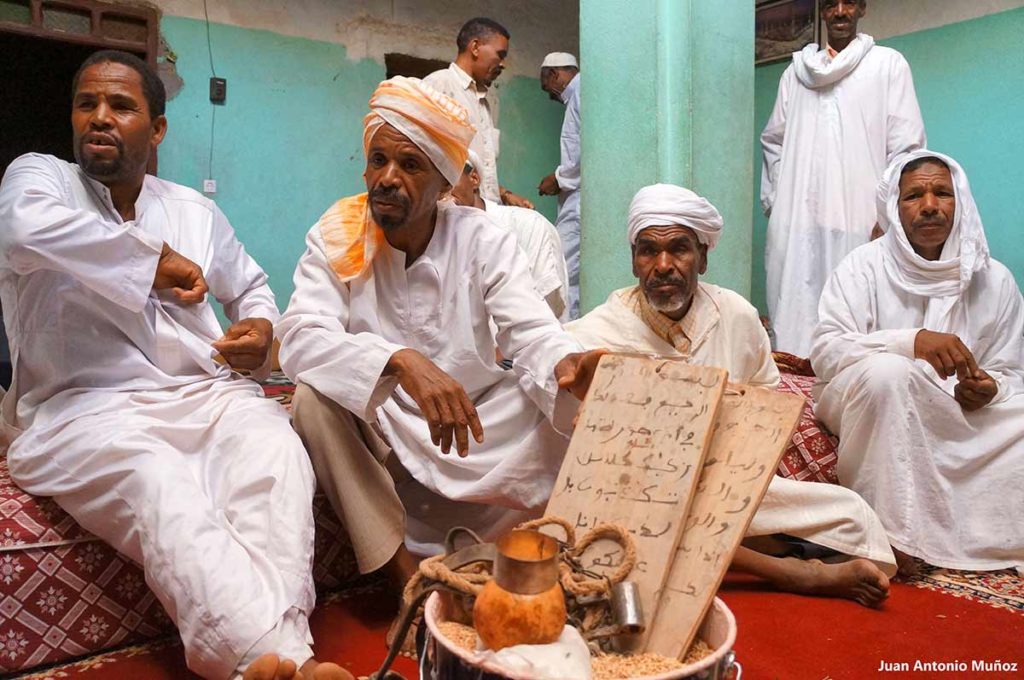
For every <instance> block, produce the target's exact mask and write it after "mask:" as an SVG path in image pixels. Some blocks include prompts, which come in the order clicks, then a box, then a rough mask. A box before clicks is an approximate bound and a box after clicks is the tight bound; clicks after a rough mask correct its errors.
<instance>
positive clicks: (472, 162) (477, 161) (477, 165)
mask: <svg viewBox="0 0 1024 680" xmlns="http://www.w3.org/2000/svg"><path fill="white" fill-rule="evenodd" d="M466 163H467V164H468V165H469V166H470V167H471V168H473V169H474V170H476V171H477V172H481V171H482V170H483V167H484V162H483V160H481V158H480V154H478V153H477V152H476V151H473V150H472V149H470V150H469V157H468V158H467V159H466Z"/></svg>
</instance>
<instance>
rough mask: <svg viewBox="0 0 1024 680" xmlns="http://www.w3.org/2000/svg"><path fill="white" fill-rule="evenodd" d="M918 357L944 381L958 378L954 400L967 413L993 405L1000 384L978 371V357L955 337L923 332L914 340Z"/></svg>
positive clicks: (980, 370)
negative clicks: (929, 365) (990, 403)
mask: <svg viewBox="0 0 1024 680" xmlns="http://www.w3.org/2000/svg"><path fill="white" fill-rule="evenodd" d="M914 356H915V357H916V358H918V359H924V360H925V361H927V362H928V363H929V364H931V366H932V368H934V369H935V372H936V373H938V374H939V375H940V376H941V377H943V378H951V377H953V376H954V375H955V376H956V378H957V385H956V387H955V388H954V389H953V397H954V398H955V399H956V401H957V403H958V404H960V406H961V407H962V408H963V409H964V410H965V411H975V410H977V409H979V408H981V407H983V406H985V405H986V404H988V403H989V402H991V401H992V399H993V398H995V396H996V392H997V391H998V386H997V385H996V381H995V380H993V379H992V377H991V376H990V375H989V374H988V373H986V372H985V371H983V370H982V369H981V368H979V367H978V363H977V361H976V360H975V359H974V354H972V353H971V350H969V349H968V348H967V346H966V345H965V344H964V343H963V341H962V340H960V338H958V337H957V336H956V335H953V334H952V333H937V332H935V331H929V330H922V331H920V332H918V334H917V336H916V337H915V338H914Z"/></svg>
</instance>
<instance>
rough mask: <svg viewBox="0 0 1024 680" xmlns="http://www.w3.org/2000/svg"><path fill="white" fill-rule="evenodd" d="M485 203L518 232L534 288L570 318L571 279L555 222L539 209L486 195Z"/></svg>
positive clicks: (498, 221)
mask: <svg viewBox="0 0 1024 680" xmlns="http://www.w3.org/2000/svg"><path fill="white" fill-rule="evenodd" d="M484 204H485V205H486V210H487V216H488V217H490V218H491V219H492V220H493V221H494V223H495V224H496V225H498V226H499V227H501V228H502V229H504V230H505V231H508V232H511V233H512V234H514V235H515V237H516V242H517V243H518V244H519V247H520V248H521V249H522V251H523V252H524V253H525V254H526V260H527V262H529V264H530V273H531V274H532V275H533V287H534V290H536V291H537V293H538V294H539V295H540V296H541V297H542V298H544V300H545V302H547V303H548V306H549V307H550V308H551V311H552V312H553V313H554V314H555V316H556V317H558V320H559V321H568V312H569V307H568V296H569V283H568V277H567V274H566V270H565V257H564V256H563V255H562V242H561V239H559V237H558V232H557V231H555V226H554V225H553V224H551V223H550V222H548V221H547V218H545V217H544V216H543V215H541V214H540V213H539V212H537V211H536V210H528V209H526V208H517V207H515V206H512V205H498V204H497V203H494V202H493V201H488V200H487V199H484Z"/></svg>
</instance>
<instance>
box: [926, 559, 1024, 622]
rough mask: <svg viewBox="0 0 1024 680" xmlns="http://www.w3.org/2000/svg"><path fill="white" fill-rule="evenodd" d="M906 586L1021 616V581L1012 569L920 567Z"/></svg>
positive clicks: (1023, 590)
mask: <svg viewBox="0 0 1024 680" xmlns="http://www.w3.org/2000/svg"><path fill="white" fill-rule="evenodd" d="M907 583H908V584H909V585H912V586H915V587H917V588H927V589H929V590H937V591H939V592H943V593H946V594H947V595H952V596H953V597H963V598H966V599H968V600H974V601H975V602H983V603H985V604H987V605H989V606H992V607H997V608H999V609H1009V610H1010V611H1014V612H1017V613H1019V614H1024V577H1022V576H1020V575H1019V574H1018V573H1017V572H1016V571H1014V570H1013V569H1003V570H1001V571H960V570H957V569H942V568H940V567H933V566H931V565H928V564H922V565H920V571H919V572H918V574H917V576H915V577H914V578H912V579H910V580H908V581H907Z"/></svg>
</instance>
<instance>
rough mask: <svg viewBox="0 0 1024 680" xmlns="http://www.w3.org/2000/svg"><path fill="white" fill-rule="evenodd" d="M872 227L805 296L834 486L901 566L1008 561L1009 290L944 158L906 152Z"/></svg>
mask: <svg viewBox="0 0 1024 680" xmlns="http://www.w3.org/2000/svg"><path fill="white" fill-rule="evenodd" d="M878 213H879V224H880V225H881V227H882V228H883V229H885V230H886V234H885V236H883V237H882V238H880V239H878V240H877V241H872V242H871V243H868V244H866V245H863V246H861V247H860V248H857V249H856V250H854V251H853V252H852V253H851V254H850V255H849V257H847V258H846V259H845V260H843V262H842V263H841V264H840V265H839V267H838V269H836V272H835V274H833V276H832V278H831V280H830V281H829V283H828V285H827V286H826V287H825V291H824V293H823V294H822V296H821V304H820V307H819V314H820V318H821V322H820V323H819V324H818V327H817V330H816V333H815V335H816V338H815V341H814V347H813V349H812V351H811V362H812V364H813V365H814V370H815V372H816V373H817V375H818V376H819V377H820V378H822V380H825V381H827V384H826V385H825V386H824V388H823V390H822V391H821V394H820V396H819V398H818V400H817V405H816V409H817V413H818V416H819V417H820V418H821V419H822V420H823V421H825V423H826V424H827V425H828V426H829V428H830V429H831V430H832V431H833V432H835V433H836V434H838V435H839V464H838V468H837V472H838V474H839V481H840V483H841V484H843V485H845V486H848V487H850V488H851V489H853V490H855V491H857V493H859V494H860V495H861V496H863V497H864V499H865V500H867V502H868V503H869V504H871V507H872V508H874V509H875V511H876V512H877V513H878V516H879V517H880V518H881V520H882V524H883V525H884V526H885V529H886V532H887V533H888V535H889V542H890V543H891V544H892V546H893V547H894V548H895V549H896V551H897V553H896V554H897V558H898V559H899V561H900V568H901V570H902V571H912V570H913V569H914V566H913V561H912V560H910V559H909V556H912V557H916V558H919V559H921V560H924V561H925V562H928V563H930V564H934V565H937V566H940V567H947V568H951V569H973V570H988V569H1003V568H1009V567H1015V568H1017V569H1018V571H1020V570H1022V569H1024V521H1022V518H1024V491H1022V488H1024V477H1022V470H1024V299H1022V297H1021V292H1020V289H1019V288H1018V287H1017V284H1016V282H1015V281H1014V278H1013V274H1011V273H1010V272H1009V270H1007V268H1006V267H1005V266H1003V265H1002V264H1000V263H999V262H997V261H996V260H994V259H992V258H991V257H990V255H989V250H988V243H987V241H986V239H985V231H984V229H983V227H982V223H981V216H980V215H979V214H978V208H977V206H976V205H975V203H974V198H973V197H972V195H971V188H970V185H969V184H968V182H967V176H966V175H965V174H964V171H963V168H961V167H960V166H959V165H958V164H957V163H956V161H954V160H953V159H951V158H949V157H947V156H944V155H942V154H937V153H935V152H932V151H926V150H920V151H915V152H913V153H911V154H908V155H906V156H904V157H903V158H901V159H898V160H897V161H895V162H894V163H893V164H892V165H891V166H890V167H889V169H888V170H887V171H886V174H885V176H884V177H883V180H882V183H881V185H880V187H879V192H878Z"/></svg>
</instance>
